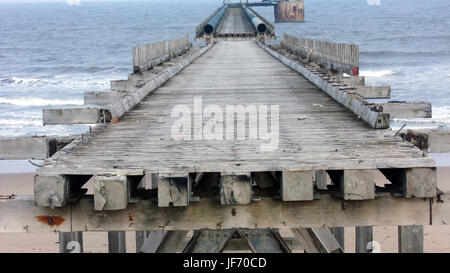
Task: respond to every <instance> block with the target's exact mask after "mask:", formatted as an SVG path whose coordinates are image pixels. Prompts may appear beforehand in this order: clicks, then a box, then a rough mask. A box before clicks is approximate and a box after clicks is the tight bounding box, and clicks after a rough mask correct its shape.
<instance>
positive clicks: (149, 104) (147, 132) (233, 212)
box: [0, 5, 450, 252]
mask: <svg viewBox="0 0 450 273" xmlns="http://www.w3.org/2000/svg"><path fill="white" fill-rule="evenodd" d="M225 8H227V10H226V11H225V12H224V10H225ZM220 11H222V12H220ZM244 12H247V15H245V14H244ZM248 12H249V11H248V10H246V8H245V9H244V6H241V5H237V6H236V5H233V6H229V7H228V6H227V5H224V7H223V8H219V9H218V10H217V11H216V12H215V13H213V14H212V15H211V16H210V17H208V18H207V19H206V20H205V21H203V23H202V24H200V25H199V26H198V27H197V29H196V38H204V39H205V41H206V46H198V47H193V46H192V44H191V43H190V41H189V38H188V37H187V36H185V37H183V38H180V39H178V40H172V41H164V42H159V43H154V44H146V45H141V46H137V47H135V48H134V49H133V73H132V74H130V75H129V77H128V80H123V81H113V82H111V92H87V93H86V94H85V104H86V105H85V106H83V107H79V108H68V109H44V110H43V116H44V119H43V120H44V124H48V125H55V124H90V123H98V127H97V128H94V129H93V131H92V132H90V133H89V134H87V135H82V136H78V137H75V136H74V137H70V138H68V139H58V138H54V137H42V138H33V139H28V138H25V139H11V140H6V141H2V142H0V147H6V148H8V149H10V150H11V149H15V150H17V153H19V154H18V155H17V157H18V158H22V156H24V155H27V156H31V157H33V158H36V157H37V156H39V157H40V158H42V157H50V158H48V159H47V160H45V161H44V163H43V166H42V167H40V168H39V169H38V170H37V172H36V176H35V184H34V193H35V194H34V197H26V196H25V197H24V196H14V195H11V196H3V195H0V199H5V200H0V226H2V227H3V229H0V232H49V231H59V232H61V233H60V235H61V238H63V239H64V238H66V239H70V238H72V237H73V236H74V234H75V233H72V232H77V234H78V235H80V237H81V232H82V231H108V232H109V233H110V234H111V235H114V236H111V238H116V239H111V242H110V247H112V248H114V247H113V246H115V245H118V244H117V241H118V240H119V239H117V238H119V237H120V236H122V237H123V233H120V234H122V235H120V234H119V233H117V232H116V231H120V232H123V231H137V232H144V231H147V230H158V229H162V230H163V231H164V230H174V231H175V233H177V232H179V237H180V238H181V237H184V236H185V235H186V230H196V234H197V235H198V234H200V233H199V232H197V231H198V230H201V229H205V228H209V229H216V230H215V231H212V233H214V234H219V233H221V232H224V233H227V234H228V233H229V234H228V235H229V236H228V235H227V236H228V237H230V236H232V234H234V233H235V232H237V233H239V232H240V231H236V230H235V229H236V228H237V227H239V228H250V229H255V231H254V232H255V234H256V235H258V234H259V235H261V234H268V233H267V232H269V231H267V230H266V231H262V230H260V229H261V228H271V229H278V228H292V229H293V230H294V234H296V237H297V239H298V240H299V241H302V240H303V239H305V238H303V237H304V236H306V235H305V234H306V233H305V231H306V230H303V231H302V230H300V229H299V227H302V228H304V227H319V226H320V227H323V226H327V227H334V228H333V230H335V231H336V232H337V233H339V229H340V228H341V227H343V226H358V227H357V230H359V231H361V232H360V233H361V234H366V235H368V234H369V235H370V234H371V226H375V225H428V224H445V223H446V222H448V221H449V220H448V219H450V216H449V215H448V208H447V207H446V206H447V205H446V204H447V203H449V202H447V201H448V199H449V198H448V197H446V196H441V193H440V192H439V191H438V190H437V185H436V167H435V162H434V160H432V159H431V158H429V157H428V156H427V155H426V153H424V152H423V151H422V150H420V149H419V148H417V147H415V146H414V145H412V144H411V143H409V142H406V141H405V140H404V139H402V138H401V137H400V136H398V135H400V134H399V133H400V131H399V132H395V131H392V130H391V129H390V128H389V120H390V113H393V114H392V115H391V117H395V116H396V115H399V113H398V112H399V111H397V112H396V111H395V110H396V108H395V107H396V105H397V104H401V105H402V108H401V111H400V112H401V114H406V113H405V109H406V110H408V111H409V112H414V115H417V112H421V113H422V112H426V115H423V116H426V117H428V116H431V106H430V105H429V104H426V105H425V103H423V102H421V103H412V104H410V105H405V104H402V103H398V102H397V103H391V104H376V103H370V102H368V101H366V99H367V98H389V97H390V92H391V90H390V87H389V86H370V87H367V86H364V78H363V77H359V76H358V73H359V47H358V46H357V45H348V44H338V43H331V42H323V41H314V40H309V39H301V40H300V39H298V38H295V37H291V36H289V35H285V36H284V37H283V41H282V42H281V44H279V45H273V46H266V45H265V44H264V43H265V40H266V39H269V38H274V31H273V26H272V25H270V24H269V23H268V22H267V21H266V20H265V19H264V18H262V17H261V16H260V15H258V14H257V13H255V12H254V11H251V14H249V13H248ZM222 15H223V17H222ZM219 17H220V18H219ZM252 18H253V19H252ZM219 19H220V21H219ZM251 20H252V21H251ZM209 23H211V25H208V28H207V30H208V31H206V30H205V26H206V24H209ZM259 24H264V25H265V26H264V27H263V28H262V29H264V31H263V30H257V29H258V26H259ZM266 27H267V28H266ZM216 28H217V29H216ZM209 31H211V32H209ZM259 31H260V32H259ZM206 32H208V33H206ZM258 32H259V33H258ZM216 38H217V39H216ZM228 38H232V39H230V40H228ZM234 38H238V39H234ZM343 73H346V74H348V75H349V76H348V77H344V74H343ZM424 105H425V106H424ZM383 108H385V109H383ZM418 108H420V109H421V110H420V109H419V111H416V110H417V109H418ZM422 108H424V110H423V109H422ZM238 112H239V114H238ZM406 112H407V111H406ZM213 115H214V116H213ZM182 117H183V118H182ZM181 125H183V126H182V127H183V132H182V133H181V132H180V131H179V129H180V128H179V127H181ZM212 127H213V128H214V130H213V131H214V133H212V134H211V130H210V128H212ZM219 128H220V129H219ZM239 129H245V130H243V131H244V133H243V134H241V132H242V131H240V130H239ZM186 132H187V133H186ZM411 137H414V136H409V138H411ZM73 139H74V140H73ZM72 140H73V141H72ZM419 140H420V141H419ZM419 140H418V142H420V143H422V142H423V141H422V137H420V138H419ZM68 142H70V143H69V144H67V143H68ZM37 144H38V146H36V145H37ZM33 146H35V147H34V148H33ZM419 146H421V145H419ZM17 147H19V149H18V148H17ZM27 147H31V148H33V149H31V148H27ZM61 147H63V148H61ZM8 149H5V150H8ZM6 154H7V155H5V153H3V154H2V153H0V157H1V158H5V156H9V157H11V155H9V152H6ZM380 173H381V174H382V175H384V176H385V178H386V184H385V185H379V184H377V185H376V183H375V177H376V175H377V174H380ZM89 181H91V182H92V183H93V192H94V194H93V196H92V195H86V192H87V189H86V188H83V187H84V186H85V184H86V183H88V182H89ZM443 200H444V201H445V202H443ZM435 201H436V202H435ZM17 211H20V213H17ZM409 228H410V227H400V226H399V234H404V235H405V236H406V235H408V234H409V235H411V234H412V235H414V236H416V235H417V234H419V233H420V232H421V230H422V229H421V228H418V229H417V230H416V229H415V228H411V230H409ZM223 229H230V230H223ZM258 229H259V230H258ZM316 231H317V232H313V233H314V234H316V235H311V234H310V235H307V236H306V237H308V236H310V237H311V238H313V237H317V236H319V235H317V234H322V235H320V236H319V237H322V239H323V238H329V239H332V240H334V241H336V240H337V239H338V238H337V237H339V236H337V234H334V235H333V234H331V231H330V230H328V228H321V229H319V230H316ZM340 231H341V232H342V229H340ZM362 231H364V232H362ZM65 232H68V233H65ZM201 232H205V233H206V234H208V233H209V231H204V230H203V231H201ZM252 232H253V231H252ZM277 232H278V231H273V230H272V231H270V232H269V233H270V234H275V239H276V241H277V242H281V241H282V239H280V237H279V234H278V235H277V234H276V233H277ZM422 232H423V231H422ZM163 233H164V232H163ZM161 234H162V233H161ZM180 234H181V235H180ZM302 234H303V235H302ZM78 235H77V236H78ZM256 235H255V236H256ZM259 235H258V236H259ZM369 235H368V236H362V235H361V236H359V237H358V238H359V239H357V241H359V244H360V245H362V246H367V243H368V242H369V241H370V240H371V239H370V240H369V238H370V237H371V236H369ZM258 236H256V237H258ZM357 236H358V235H357ZM422 236H423V235H422ZM150 237H151V236H150ZM150 237H149V239H148V240H155V238H153V239H152V238H150ZM157 237H158V236H157ZM159 237H161V236H159ZM159 237H158V238H159ZM169 237H170V236H169ZM201 237H202V236H200V235H198V236H193V238H194V239H192V240H194V241H195V240H197V239H198V238H201ZM259 237H261V238H260V240H264V238H265V237H267V236H265V235H264V236H259ZM335 237H336V238H335ZM230 238H231V237H230ZM277 238H278V239H277ZM302 238H303V239H302ZM311 238H310V239H311ZM70 240H72V239H70ZM158 240H159V241H160V243H161V242H162V239H161V238H159V239H158ZM280 240H281V241H280ZM320 240H321V239H320ZM62 241H64V240H62ZM402 241H405V242H406V241H407V240H402ZM416 241H417V242H419V241H420V238H419V240H416ZM274 242H275V241H273V242H272V243H274ZM417 242H416V243H417ZM275 243H276V242H275ZM214 244H216V245H217V244H218V243H217V242H214ZM333 244H334V245H335V246H336V245H337V246H338V248H339V250H338V251H339V252H341V251H343V248H341V247H340V246H339V243H336V242H333ZM189 245H190V244H189ZM416 245H417V244H416ZM341 246H343V245H342V243H341ZM363 248H364V251H366V250H367V249H365V247H363ZM194 249H195V247H194ZM402 249H404V247H400V250H402ZM405 249H406V243H405ZM417 249H419V251H420V245H419V246H418V247H417ZM278 250H280V249H278ZM282 250H283V251H282V252H289V249H287V248H284V247H283V249H282ZM62 251H65V249H62ZM264 251H265V250H264ZM193 252H195V251H193Z"/></svg>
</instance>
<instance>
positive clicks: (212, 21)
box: [195, 3, 276, 41]
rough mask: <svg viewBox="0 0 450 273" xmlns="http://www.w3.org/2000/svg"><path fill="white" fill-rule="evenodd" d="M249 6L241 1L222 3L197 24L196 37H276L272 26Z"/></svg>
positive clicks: (221, 38)
mask: <svg viewBox="0 0 450 273" xmlns="http://www.w3.org/2000/svg"><path fill="white" fill-rule="evenodd" d="M249 6H250V5H246V4H242V3H233V4H224V5H223V6H221V7H220V8H218V9H217V10H216V11H214V12H213V13H212V14H211V15H210V16H209V17H207V18H206V19H205V20H204V21H203V22H202V23H201V24H200V25H198V26H197V28H196V30H195V36H196V39H197V40H206V41H210V40H228V39H241V40H242V39H253V38H258V39H259V40H272V39H276V37H275V28H274V26H273V25H272V24H271V23H269V22H268V21H267V20H266V19H264V17H262V16H261V15H259V14H258V13H257V12H255V11H254V10H253V9H251V8H250V7H249Z"/></svg>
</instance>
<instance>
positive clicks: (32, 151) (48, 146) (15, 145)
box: [0, 137, 74, 160]
mask: <svg viewBox="0 0 450 273" xmlns="http://www.w3.org/2000/svg"><path fill="white" fill-rule="evenodd" d="M73 139H74V137H19V138H0V160H16V159H42V160H43V159H47V158H49V157H50V156H52V155H53V154H54V153H55V152H57V151H58V150H59V149H61V148H63V147H64V146H65V145H67V144H69V143H70V142H72V141H73Z"/></svg>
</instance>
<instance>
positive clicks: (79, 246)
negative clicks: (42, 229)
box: [59, 231, 83, 253]
mask: <svg viewBox="0 0 450 273" xmlns="http://www.w3.org/2000/svg"><path fill="white" fill-rule="evenodd" d="M59 253H83V232H81V231H79V232H59Z"/></svg>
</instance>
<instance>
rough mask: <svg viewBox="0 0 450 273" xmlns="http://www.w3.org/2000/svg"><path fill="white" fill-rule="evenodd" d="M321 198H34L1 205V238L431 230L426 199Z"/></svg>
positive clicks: (438, 210)
mask: <svg viewBox="0 0 450 273" xmlns="http://www.w3.org/2000/svg"><path fill="white" fill-rule="evenodd" d="M318 198H319V199H318V200H314V201H308V202H283V201H281V200H274V199H273V198H271V197H260V199H261V200H260V201H258V202H253V203H252V204H251V205H246V206H233V207H229V206H223V205H221V204H220V203H219V202H218V200H217V199H214V198H206V197H205V198H201V199H200V201H198V202H195V203H192V204H191V205H189V206H188V207H173V208H160V207H158V205H157V203H156V202H154V201H149V200H141V201H140V202H139V203H130V204H128V206H127V208H126V209H124V210H118V211H96V210H95V209H94V204H93V201H92V199H89V198H86V199H82V200H80V201H79V202H77V203H75V204H72V205H71V206H68V207H64V208H54V209H51V208H44V207H38V206H36V205H35V203H34V199H33V198H23V197H15V199H10V200H0V227H1V228H0V232H53V231H55V230H56V231H66V232H69V231H70V232H75V231H107V230H126V231H137V230H159V229H161V228H162V227H163V228H164V229H165V230H195V229H202V228H210V229H217V228H233V227H236V226H239V227H244V228H255V227H257V228H268V227H271V228H297V227H299V226H303V227H322V226H324V225H325V226H338V227H354V226H395V225H413V224H416V225H429V224H430V220H431V219H430V213H431V210H430V202H429V200H424V199H423V198H413V199H405V198H399V197H394V196H392V195H391V194H390V193H386V194H379V195H377V199H373V200H363V201H342V200H341V199H337V198H335V197H333V196H331V195H320V196H319V197H318ZM442 198H443V200H444V202H443V203H441V202H434V203H433V209H432V211H433V225H443V224H445V223H448V222H450V213H449V211H450V209H448V206H449V204H450V201H448V202H447V199H449V198H448V197H447V196H443V197H442ZM324 208H326V209H324ZM41 216H42V217H41ZM47 216H51V217H53V218H52V220H48V219H49V218H48V217H47ZM46 217H47V218H46ZM45 219H47V220H45ZM59 219H61V221H60V220H59ZM41 220H45V221H44V222H42V221H41ZM50 223H51V224H50Z"/></svg>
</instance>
